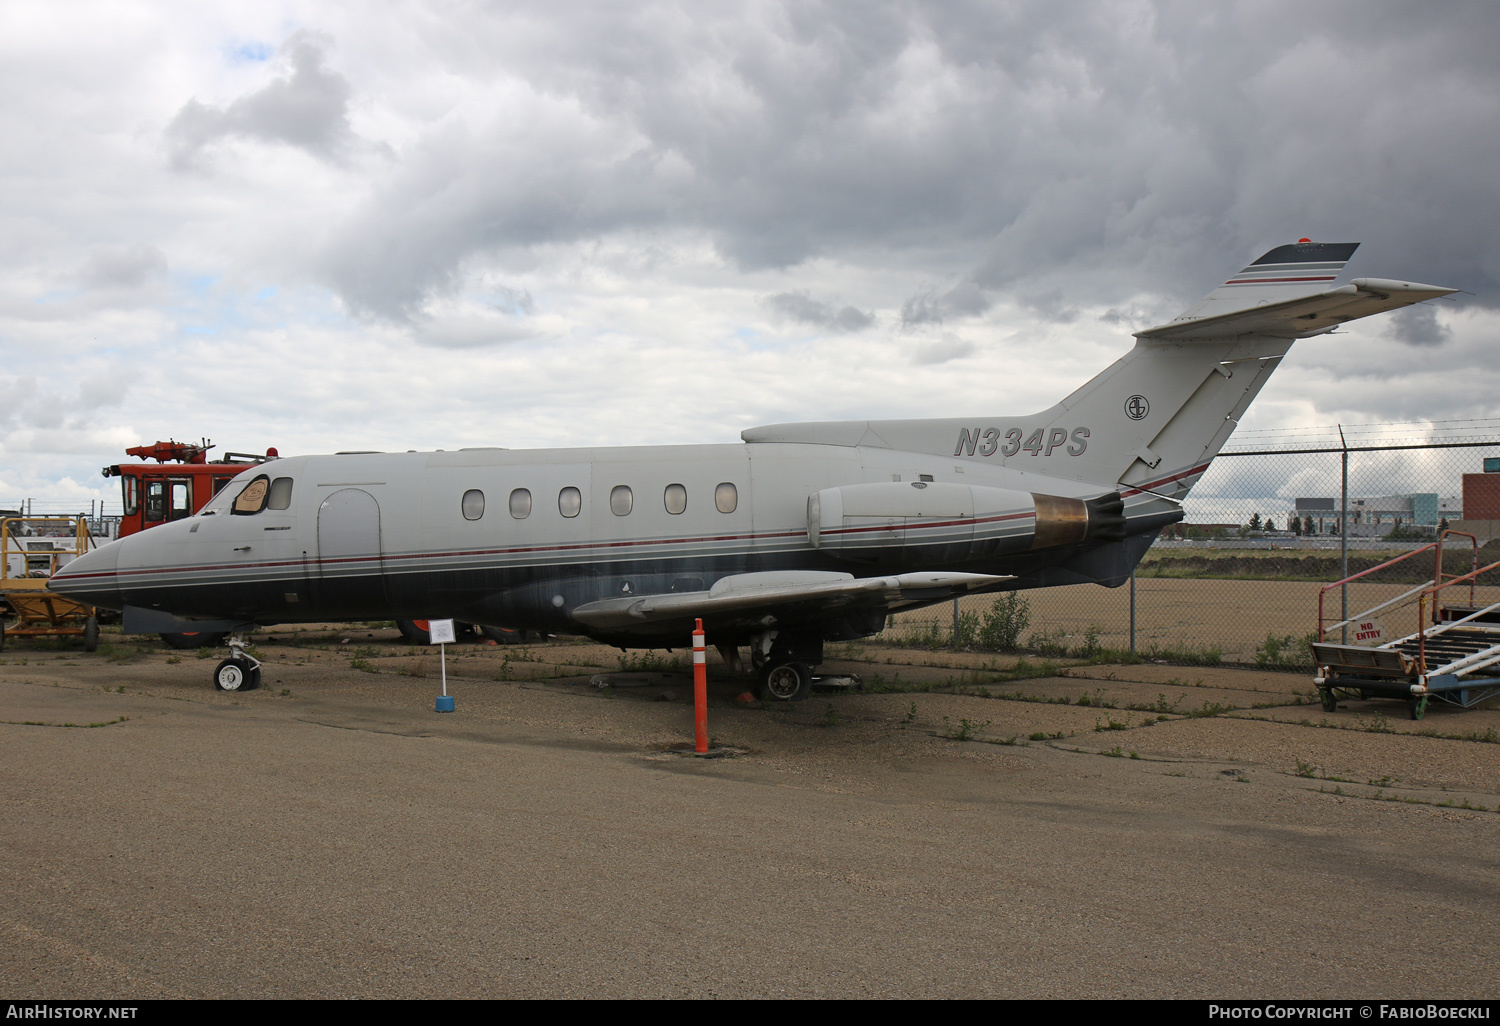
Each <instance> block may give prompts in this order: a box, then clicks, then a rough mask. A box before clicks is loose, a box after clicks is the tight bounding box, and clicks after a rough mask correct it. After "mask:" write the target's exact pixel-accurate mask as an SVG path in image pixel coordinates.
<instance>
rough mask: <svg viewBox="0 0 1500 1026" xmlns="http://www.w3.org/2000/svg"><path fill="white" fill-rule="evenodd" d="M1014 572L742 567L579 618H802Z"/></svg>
mask: <svg viewBox="0 0 1500 1026" xmlns="http://www.w3.org/2000/svg"><path fill="white" fill-rule="evenodd" d="M1010 579H1011V578H1010V577H1009V576H995V575H993V574H969V573H958V572H953V571H942V572H936V571H935V572H920V573H907V574H896V575H894V576H890V577H861V578H856V577H855V576H854V575H853V574H846V573H837V572H834V571H824V570H774V571H768V572H763V573H750V574H735V575H733V576H730V577H725V578H722V579H720V580H719V581H718V582H716V583H715V584H714V586H713V587H712V588H709V589H708V590H706V591H688V592H672V593H669V594H665V595H644V596H624V597H622V598H612V599H602V600H600V601H597V602H589V603H587V604H585V605H582V606H579V607H578V608H576V609H574V610H573V618H574V619H575V620H577V621H578V622H579V623H582V624H585V625H586V626H588V627H591V628H594V629H596V630H605V631H612V630H623V631H629V630H630V629H631V628H639V627H644V626H646V625H648V624H654V623H658V622H662V621H669V620H679V621H681V620H692V619H694V618H698V617H702V618H703V619H705V620H711V621H713V622H714V623H716V624H717V625H719V627H720V628H721V629H722V628H723V627H725V626H751V625H765V624H766V623H767V622H768V620H769V622H772V623H774V622H777V621H781V620H783V619H785V620H788V621H791V622H795V621H797V620H804V621H805V620H806V619H808V618H809V617H811V618H816V617H817V616H818V615H819V614H836V613H842V612H848V611H854V610H885V611H886V612H896V611H898V610H901V609H908V608H915V607H917V606H925V605H930V604H932V603H934V602H941V601H943V600H944V599H947V598H952V597H953V596H955V595H962V594H965V593H967V592H970V591H975V590H978V589H982V588H987V587H991V586H993V585H996V584H999V583H1001V582H1002V581H1008V580H1010Z"/></svg>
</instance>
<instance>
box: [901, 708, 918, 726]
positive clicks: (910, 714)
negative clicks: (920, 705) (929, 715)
mask: <svg viewBox="0 0 1500 1026" xmlns="http://www.w3.org/2000/svg"><path fill="white" fill-rule="evenodd" d="M916 718H917V703H916V702H913V703H912V704H911V708H910V709H908V710H906V719H904V720H902V721H901V725H902V726H905V725H906V724H908V723H910V722H911V721H912V720H914V719H916Z"/></svg>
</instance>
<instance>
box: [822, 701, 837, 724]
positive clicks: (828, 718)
mask: <svg viewBox="0 0 1500 1026" xmlns="http://www.w3.org/2000/svg"><path fill="white" fill-rule="evenodd" d="M822 725H823V726H825V727H837V726H838V725H839V714H838V711H837V710H835V709H834V707H833V703H832V702H829V703H828V710H827V711H826V712H824V713H823V724H822Z"/></svg>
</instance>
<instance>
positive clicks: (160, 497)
mask: <svg viewBox="0 0 1500 1026" xmlns="http://www.w3.org/2000/svg"><path fill="white" fill-rule="evenodd" d="M165 519H167V483H166V482H165V481H147V482H146V523H148V524H154V523H158V522H159V521H162V520H165Z"/></svg>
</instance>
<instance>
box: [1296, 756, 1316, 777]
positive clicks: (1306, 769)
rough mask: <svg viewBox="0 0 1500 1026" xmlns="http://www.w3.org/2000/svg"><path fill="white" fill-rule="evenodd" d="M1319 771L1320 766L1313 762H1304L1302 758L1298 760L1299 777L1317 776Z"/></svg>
mask: <svg viewBox="0 0 1500 1026" xmlns="http://www.w3.org/2000/svg"><path fill="white" fill-rule="evenodd" d="M1317 772H1318V767H1316V766H1314V765H1313V764H1312V763H1310V762H1303V761H1302V760H1301V759H1298V760H1297V776H1299V777H1312V776H1316V775H1317Z"/></svg>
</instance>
